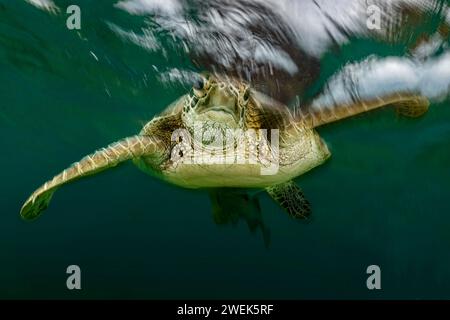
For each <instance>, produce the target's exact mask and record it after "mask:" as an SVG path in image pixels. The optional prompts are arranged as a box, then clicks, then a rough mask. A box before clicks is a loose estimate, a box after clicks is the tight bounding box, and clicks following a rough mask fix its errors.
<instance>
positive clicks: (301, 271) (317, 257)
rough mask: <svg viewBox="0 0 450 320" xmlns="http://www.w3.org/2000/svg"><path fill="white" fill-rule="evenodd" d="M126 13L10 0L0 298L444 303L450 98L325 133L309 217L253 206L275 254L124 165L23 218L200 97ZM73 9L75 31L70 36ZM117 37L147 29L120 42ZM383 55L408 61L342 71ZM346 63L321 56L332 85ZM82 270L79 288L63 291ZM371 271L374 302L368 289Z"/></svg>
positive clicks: (5, 34) (392, 50)
mask: <svg viewBox="0 0 450 320" xmlns="http://www.w3.org/2000/svg"><path fill="white" fill-rule="evenodd" d="M115 2H116V1H87V0H86V1H54V3H56V5H57V7H58V8H60V9H59V10H60V11H59V12H57V11H56V9H53V8H51V7H50V9H49V8H48V7H47V8H46V7H45V4H46V3H47V4H48V3H53V2H47V1H38V0H34V1H30V2H26V1H18V0H14V1H9V0H0V99H1V100H0V101H1V102H0V141H1V151H2V153H1V157H0V168H1V172H2V174H1V183H0V194H1V198H0V199H1V200H0V208H1V210H0V212H1V215H0V298H3V299H20V298H26V299H29V298H40V299H41V298H42V299H47V298H64V299H75V298H82V299H91V298H125V299H128V298H143V299H188V298H189V299H194V298H236V299H240V298H255V299H257V298H271V299H277V298H279V299H315V298H325V299H331V298H335V299H347V298H353V299H399V298H402V299H406V298H413V299H416V298H419V299H436V298H445V299H449V298H450V249H449V248H450V201H449V199H450V170H449V168H450V148H449V146H450V102H449V101H448V99H447V100H444V101H441V102H439V103H433V104H432V105H431V107H430V110H429V112H428V113H427V114H426V115H425V116H424V117H422V118H420V119H405V118H401V117H398V116H397V115H396V114H395V112H394V111H392V110H391V109H389V108H387V109H383V110H381V111H375V112H372V113H369V114H364V115H361V116H357V117H355V118H351V119H347V120H344V121H341V122H339V123H335V124H332V125H328V126H326V127H323V128H319V129H318V131H319V133H320V135H321V136H322V137H323V138H324V140H325V141H326V142H327V143H328V144H329V146H330V149H331V151H332V158H331V159H330V160H329V161H328V162H327V163H326V164H324V165H322V166H321V167H318V168H316V169H314V170H312V171H311V172H309V173H308V174H306V175H304V176H301V177H299V178H298V179H297V183H298V184H299V185H300V186H301V187H302V189H303V190H304V192H305V194H306V196H307V197H308V199H309V201H310V202H311V204H312V207H313V216H314V218H313V219H312V221H311V222H310V223H308V224H304V223H298V222H296V221H293V220H292V219H290V218H289V216H288V215H287V214H285V213H284V212H283V211H282V209H281V208H279V207H278V206H277V205H276V204H275V203H274V202H273V201H272V200H271V199H270V198H269V197H268V196H267V195H266V194H265V193H261V194H259V199H260V202H261V207H262V214H263V216H264V220H265V223H266V225H267V226H268V227H269V228H270V231H271V244H270V246H269V248H265V246H264V243H263V241H262V236H261V234H260V233H259V231H258V232H256V233H251V232H250V231H249V230H248V227H247V225H246V224H245V223H244V221H241V222H240V223H239V224H237V225H235V226H232V225H225V226H218V225H216V224H214V221H213V219H212V215H211V204H210V201H209V197H208V195H207V193H206V192H203V191H193V190H184V189H180V188H177V187H175V186H171V185H168V184H166V183H164V182H162V181H159V180H156V179H154V178H152V177H150V176H147V175H145V174H144V173H142V172H140V171H139V170H138V169H137V168H136V167H134V166H133V165H132V164H131V163H127V164H125V165H123V166H120V167H118V168H116V169H114V170H109V171H106V172H104V173H102V174H100V175H97V176H95V177H92V178H89V179H86V180H82V181H78V182H76V183H73V184H69V185H67V186H65V187H64V188H62V189H61V190H59V191H58V192H57V193H56V195H55V197H54V199H53V201H52V204H51V206H50V207H49V208H48V209H47V211H46V212H45V213H44V214H43V216H42V217H41V218H40V219H37V220H36V221H33V222H25V221H23V220H22V219H21V218H20V216H19V211H20V208H21V206H22V204H23V202H24V201H25V200H26V199H27V198H28V196H29V195H30V194H31V192H32V191H33V190H34V189H35V188H37V187H38V186H39V185H40V184H42V183H43V182H45V181H46V180H48V179H49V178H51V177H53V175H55V174H56V173H58V172H59V171H61V170H62V169H64V168H66V167H67V166H68V165H69V164H71V163H73V162H74V161H77V160H79V159H81V157H83V156H84V155H86V154H88V153H90V152H92V151H94V150H96V149H98V148H100V147H103V146H106V145H107V144H109V143H111V142H113V141H115V140H118V139H120V138H122V137H126V136H129V135H132V134H135V133H137V132H139V130H140V128H141V127H142V125H143V124H144V123H145V122H146V121H148V120H150V119H151V118H152V117H153V116H155V115H156V114H158V113H159V112H161V111H162V110H163V109H164V108H165V107H166V106H167V105H168V104H169V103H171V102H172V101H173V100H175V99H177V98H178V97H179V96H181V95H182V94H184V93H185V92H186V91H187V90H189V86H186V85H185V84H182V83H177V82H170V81H164V79H166V78H167V77H166V78H164V77H162V76H161V75H162V74H163V75H164V74H166V75H167V74H168V75H170V74H174V72H173V70H190V71H192V72H195V71H201V70H199V69H197V68H196V67H195V66H194V65H192V64H191V61H190V59H189V56H188V55H187V54H182V53H180V51H179V50H177V49H176V48H174V47H173V46H171V45H169V44H167V45H166V46H164V49H165V50H154V49H155V48H154V47H152V44H151V43H150V42H145V41H144V40H145V39H147V40H148V38H139V37H137V36H136V35H137V34H139V33H142V30H144V29H143V28H144V27H147V26H148V22H144V19H143V17H142V16H140V15H133V14H130V13H129V12H127V11H125V10H122V9H121V8H120V7H118V6H114V5H113V4H114V3H115ZM137 2H138V3H139V1H137ZM142 2H145V1H142ZM156 2H158V1H156ZM75 3H76V4H78V5H79V6H80V8H81V10H82V20H81V22H82V28H81V30H69V29H68V28H66V19H67V16H68V15H67V14H65V9H64V8H66V7H68V6H69V5H71V4H75ZM33 4H34V5H33ZM61 8H62V9H61ZM46 9H47V10H46ZM166 9H167V8H166ZM168 10H171V8H169V9H168ZM118 25H120V26H121V28H122V29H120V30H122V31H123V30H124V29H123V28H126V29H127V30H135V32H136V33H131V34H130V33H129V34H128V38H127V39H128V40H127V39H124V37H121V36H120V32H121V31H120V30H119V29H118V28H116V27H114V26H118ZM425 27H426V26H425ZM429 27H430V30H431V29H432V28H433V26H429ZM122 33H123V32H122ZM130 35H131V36H130ZM133 35H134V38H133ZM147 35H148V34H147ZM155 37H160V39H161V42H162V43H165V41H169V40H168V39H170V36H168V35H167V34H162V33H158V34H156V35H155ZM130 39H131V40H130ZM133 39H134V40H133ZM136 44H141V45H136ZM374 50H377V52H378V54H379V55H380V56H383V55H384V56H391V55H396V54H398V55H403V53H404V52H403V51H402V49H401V48H399V47H395V46H392V47H390V46H386V47H380V46H379V45H378V44H377V43H374V42H373V41H370V40H365V41H363V40H359V41H356V42H355V43H353V44H349V45H347V46H346V47H344V48H343V49H342V51H341V55H340V57H341V58H340V59H341V60H342V61H345V60H346V59H348V58H349V57H351V56H357V57H358V58H359V57H360V56H363V55H365V53H366V52H371V51H374ZM342 61H341V62H336V58H335V57H334V56H333V55H325V56H324V58H323V60H322V61H321V63H322V71H321V72H322V73H323V74H325V75H327V74H333V73H334V72H335V71H336V69H337V66H336V65H339V64H342V63H343V62H342ZM167 71H172V73H170V72H169V73H167ZM164 72H166V73H164ZM175 74H176V73H175ZM72 264H75V265H79V266H80V268H81V274H82V290H72V291H70V290H68V289H67V288H66V279H67V276H68V275H67V274H66V268H67V266H69V265H72ZM373 264H375V265H379V266H380V268H381V286H382V289H381V290H372V291H371V290H368V289H367V287H366V279H367V277H368V275H367V274H366V268H367V267H368V266H369V265H373Z"/></svg>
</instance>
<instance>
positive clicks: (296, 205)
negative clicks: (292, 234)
mask: <svg viewBox="0 0 450 320" xmlns="http://www.w3.org/2000/svg"><path fill="white" fill-rule="evenodd" d="M266 191H267V193H268V194H269V195H270V196H271V198H272V199H273V200H274V201H275V202H276V203H278V204H279V205H280V206H281V207H282V208H283V209H284V210H285V211H286V212H287V213H288V214H289V215H290V216H291V217H293V218H295V219H309V217H310V215H311V205H310V203H309V201H308V200H307V199H306V197H305V195H304V194H303V191H302V189H300V187H299V186H297V185H296V184H295V182H294V181H292V180H290V181H287V182H284V183H281V184H278V185H275V186H270V187H267V188H266Z"/></svg>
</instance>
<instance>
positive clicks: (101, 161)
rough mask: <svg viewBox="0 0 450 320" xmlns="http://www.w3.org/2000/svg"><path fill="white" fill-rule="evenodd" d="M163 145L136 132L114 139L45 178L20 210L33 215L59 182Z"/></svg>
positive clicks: (44, 205) (26, 216)
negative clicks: (107, 144)
mask: <svg viewBox="0 0 450 320" xmlns="http://www.w3.org/2000/svg"><path fill="white" fill-rule="evenodd" d="M162 149H163V147H162V146H161V145H160V142H159V140H158V139H157V138H154V137H149V136H141V135H137V136H133V137H129V138H126V139H123V140H120V141H118V142H115V143H113V144H111V145H109V146H108V147H106V148H103V149H101V150H98V151H96V152H95V153H93V154H91V155H88V156H86V157H84V158H83V159H81V160H80V161H79V162H76V163H74V164H72V165H71V166H70V167H69V168H67V169H65V170H64V171H63V172H61V173H60V174H58V175H56V176H55V177H54V178H53V179H52V180H49V181H47V182H46V183H45V184H44V185H43V186H41V187H40V188H39V189H37V190H36V191H35V192H34V193H33V194H32V195H31V196H30V197H29V198H28V200H27V201H26V202H25V204H24V205H23V207H22V209H21V210H20V215H21V216H22V218H24V219H25V220H32V219H35V218H37V217H38V216H39V215H40V214H41V212H42V211H43V210H45V209H46V208H47V206H48V204H49V202H50V200H51V199H52V196H53V193H54V192H55V191H56V190H57V189H58V188H59V187H61V186H62V185H64V184H66V183H69V182H72V181H75V180H77V179H80V178H83V177H87V176H90V175H93V174H96V173H98V172H100V171H103V170H106V169H108V168H112V167H115V166H117V165H118V164H120V163H122V162H124V161H127V160H130V159H133V158H137V157H140V156H145V155H154V154H156V153H158V152H159V151H161V150H162Z"/></svg>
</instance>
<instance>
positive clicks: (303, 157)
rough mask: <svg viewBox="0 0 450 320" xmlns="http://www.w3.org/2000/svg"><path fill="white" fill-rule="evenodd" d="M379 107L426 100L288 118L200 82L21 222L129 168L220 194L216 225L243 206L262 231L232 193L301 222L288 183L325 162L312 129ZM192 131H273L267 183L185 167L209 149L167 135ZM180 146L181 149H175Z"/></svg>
mask: <svg viewBox="0 0 450 320" xmlns="http://www.w3.org/2000/svg"><path fill="white" fill-rule="evenodd" d="M385 105H395V106H396V107H397V111H398V112H399V113H400V114H403V115H406V116H412V117H415V116H419V115H421V114H423V113H424V112H426V110H427V109H428V100H426V99H425V98H423V97H420V96H416V95H413V94H407V93H404V94H401V93H399V94H396V95H392V96H387V97H378V98H376V99H373V100H370V101H363V102H361V101H359V102H355V103H353V104H352V103H347V104H345V105H310V106H307V107H306V108H305V109H304V110H305V111H303V112H300V113H299V114H296V115H293V114H292V112H291V111H290V110H289V108H288V107H286V106H285V105H283V104H281V103H278V102H276V101H274V100H273V99H271V98H269V97H267V96H265V95H263V94H261V93H259V92H256V91H254V90H252V89H251V88H249V86H248V85H247V84H245V83H242V82H240V81H237V80H234V79H227V78H220V77H217V76H206V77H203V78H201V80H200V81H199V83H197V84H196V85H194V88H193V89H192V92H191V93H190V94H188V95H185V96H183V97H181V98H180V99H178V100H177V101H176V102H174V103H173V104H172V105H171V106H169V107H168V108H167V109H166V110H165V111H164V112H162V113H161V114H160V115H159V116H158V117H155V118H154V119H153V120H151V121H150V122H149V123H147V124H146V125H145V126H144V127H143V129H142V130H141V132H140V133H139V134H138V135H135V136H132V137H129V138H125V139H123V140H120V141H118V142H115V143H113V144H111V145H109V146H108V147H106V148H103V149H100V150H98V151H96V152H95V153H93V154H91V155H88V156H86V157H84V158H83V159H81V160H80V161H79V162H76V163H74V164H72V165H71V166H70V167H69V168H67V169H65V170H64V171H62V172H61V173H60V174H58V175H56V176H55V177H54V178H53V179H52V180H49V181H47V182H46V183H45V184H44V185H43V186H41V187H40V188H39V189H37V190H36V191H35V192H34V193H33V194H32V195H31V196H30V198H29V199H28V200H27V201H26V202H25V204H24V205H23V207H22V210H21V216H22V217H23V218H24V219H28V220H30V219H34V218H36V217H38V216H39V215H40V213H41V212H42V211H43V210H44V209H46V208H47V206H48V204H49V202H50V200H51V198H52V195H53V193H54V192H55V191H56V190H57V189H58V188H59V187H61V186H62V185H64V184H66V183H69V182H72V181H74V180H76V179H79V178H82V177H86V176H89V175H93V174H97V173H99V172H100V171H103V170H105V169H108V168H111V167H114V166H116V165H118V164H120V163H123V162H125V161H127V160H133V162H134V163H135V164H136V165H137V166H138V167H139V168H140V169H142V170H143V171H145V172H147V173H149V174H151V175H154V176H156V177H158V178H161V179H163V180H165V181H167V182H169V183H173V184H176V185H179V186H182V187H186V188H208V189H209V190H212V191H211V192H214V190H220V192H216V193H215V194H214V195H213V196H212V199H213V204H214V205H216V206H217V205H220V206H222V208H215V209H214V212H215V214H216V216H215V219H216V220H217V221H227V220H229V219H227V218H226V217H224V216H221V215H225V214H226V211H227V210H235V208H234V209H227V208H226V207H225V206H226V203H229V202H232V201H234V202H235V203H243V204H246V205H248V206H250V207H249V209H248V210H244V211H242V212H240V213H239V215H241V216H243V217H244V218H245V219H246V220H247V222H248V223H250V221H251V225H252V226H255V223H256V225H257V224H258V223H259V225H260V227H261V228H263V227H264V225H263V223H262V222H261V220H259V219H260V218H261V216H260V210H259V205H257V204H256V203H255V201H253V200H251V199H248V198H247V196H245V195H244V194H241V193H239V192H233V193H232V194H231V193H230V194H229V195H227V196H226V197H225V196H224V194H225V193H226V192H227V190H231V189H233V188H258V189H265V190H266V191H267V192H268V194H269V195H270V196H271V197H272V199H273V200H275V201H276V202H277V203H278V204H279V205H280V206H281V207H283V208H284V209H285V210H286V211H287V212H288V213H289V215H291V216H292V217H294V218H301V219H305V218H307V217H308V216H309V214H310V205H309V202H308V201H307V200H306V199H305V197H304V195H303V193H302V191H301V189H300V188H299V187H298V186H296V185H295V183H294V182H293V181H292V179H294V178H295V177H297V176H300V175H301V174H303V173H305V172H307V171H309V170H311V169H312V168H314V167H316V166H318V165H320V164H322V163H323V162H324V161H325V160H326V159H327V158H328V157H329V156H330V152H329V150H328V148H327V146H326V145H325V144H324V143H323V141H322V140H321V139H320V137H319V136H318V134H317V133H316V131H315V130H314V128H315V127H317V126H320V125H323V124H326V123H329V122H332V121H336V120H340V119H343V118H346V117H349V116H352V115H355V114H358V113H361V112H366V111H370V110H372V109H375V108H379V107H382V106H385ZM198 126H200V127H202V129H206V130H212V129H213V134H217V133H218V132H222V131H224V130H226V129H240V130H243V131H245V130H248V129H268V130H271V129H277V130H279V141H278V143H279V152H278V154H277V155H278V156H279V158H278V159H276V160H277V161H278V165H279V169H278V171H277V172H276V173H275V174H272V175H261V172H260V170H259V169H260V168H261V166H263V164H261V163H258V164H249V163H246V162H245V163H243V164H240V163H236V164H234V163H233V164H208V163H206V164H205V163H202V164H197V163H187V162H186V160H187V159H188V156H189V153H188V152H183V150H189V148H192V147H194V146H195V145H201V146H202V147H204V148H205V150H207V149H208V148H209V145H208V142H205V141H204V138H200V140H198V139H196V138H195V136H194V138H193V139H183V138H182V137H178V138H177V139H175V140H174V139H173V133H174V131H176V130H178V129H185V130H186V131H187V132H190V133H193V132H194V131H195V129H196V128H197V127H198ZM258 135H259V136H257V137H254V138H255V139H263V140H264V139H265V140H264V142H265V143H266V145H268V146H270V148H269V152H268V153H264V154H262V155H261V157H263V159H262V160H266V161H269V162H270V161H273V160H274V148H273V145H272V144H271V143H272V142H273V141H270V140H271V139H272V138H271V135H267V138H266V137H265V136H263V135H261V134H258ZM251 139H253V138H251ZM251 139H249V141H248V142H249V144H250V145H251V146H252V145H256V144H258V142H261V141H263V140H258V141H256V140H251ZM236 144H238V143H236ZM180 146H181V147H183V148H184V147H185V149H179V148H180ZM232 147H233V148H236V147H237V146H236V145H232ZM223 148H225V147H223ZM202 152H203V151H202ZM252 152H253V151H251V148H250V147H249V148H248V149H244V150H243V151H242V152H240V153H237V155H236V157H237V159H241V160H248V159H249V156H250V154H251V153H252ZM174 155H175V156H174ZM212 194H213V193H212ZM230 199H235V200H230ZM250 211H252V212H253V213H252V216H249V215H248V213H249V212H250ZM258 221H259V222H258ZM264 228H265V227H264ZM263 232H264V231H263Z"/></svg>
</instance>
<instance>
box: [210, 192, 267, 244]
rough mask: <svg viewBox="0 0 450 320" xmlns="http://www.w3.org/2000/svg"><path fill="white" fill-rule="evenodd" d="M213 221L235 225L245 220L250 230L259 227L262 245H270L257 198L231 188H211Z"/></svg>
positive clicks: (253, 230) (252, 230)
mask: <svg viewBox="0 0 450 320" xmlns="http://www.w3.org/2000/svg"><path fill="white" fill-rule="evenodd" d="M209 196H210V199H211V205H212V212H213V217H214V222H215V223H216V224H219V225H224V224H233V225H236V224H237V223H238V221H239V220H240V219H243V220H245V222H246V223H247V225H248V228H249V229H250V231H251V232H255V231H256V230H258V229H261V232H262V236H263V240H264V245H265V246H266V248H267V247H269V245H270V230H269V229H268V228H267V227H266V225H265V224H264V220H263V217H262V213H261V206H260V205H259V201H258V198H257V197H256V196H251V195H249V194H248V193H247V192H244V191H242V190H236V189H232V188H219V189H213V190H211V191H210V192H209Z"/></svg>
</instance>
